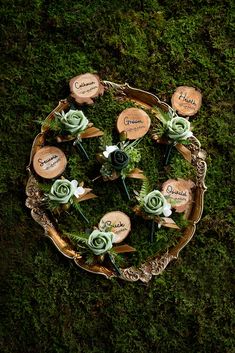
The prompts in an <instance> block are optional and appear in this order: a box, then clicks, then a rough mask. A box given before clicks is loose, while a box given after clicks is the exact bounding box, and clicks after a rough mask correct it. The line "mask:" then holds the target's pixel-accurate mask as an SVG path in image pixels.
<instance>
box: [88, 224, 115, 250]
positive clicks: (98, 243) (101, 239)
mask: <svg viewBox="0 0 235 353" xmlns="http://www.w3.org/2000/svg"><path fill="white" fill-rule="evenodd" d="M113 237H114V234H113V233H112V232H101V231H100V230H97V229H96V230H94V231H93V232H92V233H91V234H90V235H89V238H88V241H87V245H88V247H89V248H90V249H91V251H92V252H93V253H94V254H95V255H102V254H104V253H106V252H107V251H108V250H110V249H111V248H112V247H113V244H112V241H113Z"/></svg>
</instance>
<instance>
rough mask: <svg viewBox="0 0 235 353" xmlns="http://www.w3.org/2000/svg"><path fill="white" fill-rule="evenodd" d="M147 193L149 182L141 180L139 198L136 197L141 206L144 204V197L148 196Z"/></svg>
mask: <svg viewBox="0 0 235 353" xmlns="http://www.w3.org/2000/svg"><path fill="white" fill-rule="evenodd" d="M149 192H150V186H149V181H148V180H147V179H145V180H143V184H142V186H141V189H140V192H139V196H138V201H139V203H140V205H141V206H142V205H143V203H144V198H145V196H146V195H148V193H149Z"/></svg>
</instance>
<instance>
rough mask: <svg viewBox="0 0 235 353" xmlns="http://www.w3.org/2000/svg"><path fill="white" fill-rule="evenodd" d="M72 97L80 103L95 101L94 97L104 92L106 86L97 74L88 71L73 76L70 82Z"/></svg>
mask: <svg viewBox="0 0 235 353" xmlns="http://www.w3.org/2000/svg"><path fill="white" fill-rule="evenodd" d="M69 85H70V91H71V95H72V97H73V98H74V99H75V100H76V102H78V103H87V104H91V103H93V100H92V98H94V97H97V96H99V95H100V94H103V92H104V87H103V85H102V84H101V82H100V79H99V77H98V76H97V75H94V74H90V73H86V74H84V75H79V76H76V77H74V78H72V79H71V80H70V82H69Z"/></svg>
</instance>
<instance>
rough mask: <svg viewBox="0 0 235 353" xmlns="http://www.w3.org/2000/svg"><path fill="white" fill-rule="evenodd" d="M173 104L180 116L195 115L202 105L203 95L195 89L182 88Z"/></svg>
mask: <svg viewBox="0 0 235 353" xmlns="http://www.w3.org/2000/svg"><path fill="white" fill-rule="evenodd" d="M171 104H172V107H173V109H175V110H176V111H177V112H178V114H180V115H183V116H192V115H195V114H196V113H197V112H198V110H199V109H200V108H201V105H202V94H201V92H200V91H199V90H197V89H195V88H194V87H188V86H180V87H178V88H177V89H176V91H175V93H174V94H173V96H172V98H171Z"/></svg>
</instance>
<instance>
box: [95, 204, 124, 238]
mask: <svg viewBox="0 0 235 353" xmlns="http://www.w3.org/2000/svg"><path fill="white" fill-rule="evenodd" d="M99 229H100V230H101V231H111V232H113V233H114V234H115V237H114V240H113V243H121V242H122V241H123V240H124V239H125V238H126V237H127V235H128V234H129V232H130V230H131V221H130V218H129V217H128V216H127V215H126V214H125V213H123V212H120V211H113V212H108V213H106V214H105V215H104V216H103V217H102V218H101V220H100V223H99Z"/></svg>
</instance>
